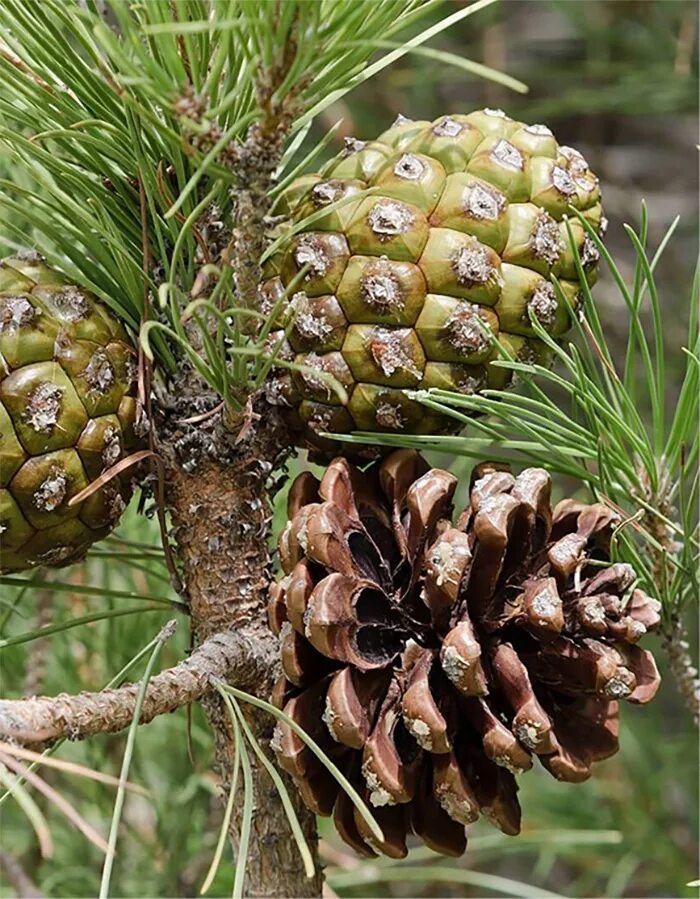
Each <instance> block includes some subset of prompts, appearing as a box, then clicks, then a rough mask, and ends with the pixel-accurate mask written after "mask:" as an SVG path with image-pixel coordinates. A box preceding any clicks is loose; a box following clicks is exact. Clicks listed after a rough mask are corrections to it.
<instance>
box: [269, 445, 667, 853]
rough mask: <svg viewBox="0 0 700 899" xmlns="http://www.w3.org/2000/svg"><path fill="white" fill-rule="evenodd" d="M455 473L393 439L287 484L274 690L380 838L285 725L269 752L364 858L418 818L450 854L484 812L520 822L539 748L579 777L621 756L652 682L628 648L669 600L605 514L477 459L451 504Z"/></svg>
mask: <svg viewBox="0 0 700 899" xmlns="http://www.w3.org/2000/svg"><path fill="white" fill-rule="evenodd" d="M455 487H456V479H455V478H454V477H453V476H452V475H451V474H449V473H448V472H446V471H442V470H439V469H430V468H429V467H428V466H427V464H426V463H425V462H424V461H423V460H422V458H421V457H420V456H419V455H418V454H416V453H415V452H413V451H410V450H399V451H397V452H394V453H392V454H391V455H390V456H388V457H387V458H386V459H385V460H384V461H383V462H381V464H380V463H378V462H377V463H374V464H373V465H371V466H370V467H369V468H368V469H366V470H364V471H361V470H360V469H358V468H355V467H353V466H352V465H350V464H349V463H348V461H347V460H346V459H344V458H337V459H335V460H334V461H333V462H332V463H331V465H330V466H329V467H328V468H327V470H326V472H325V474H324V476H323V478H322V480H321V481H320V482H319V481H318V480H317V479H316V478H315V477H313V476H312V475H311V474H309V473H304V474H302V475H300V476H299V477H298V478H297V479H296V481H295V482H294V484H293V485H292V488H291V492H290V495H289V523H288V525H287V527H286V529H285V530H284V531H283V533H282V534H281V536H280V540H279V554H280V562H281V565H282V569H283V573H282V575H281V576H280V578H279V580H278V581H277V582H276V583H275V584H273V586H272V589H271V594H270V604H269V617H270V625H271V627H272V628H273V630H274V631H275V632H276V633H278V634H279V635H280V639H281V654H282V668H283V672H284V674H283V677H282V678H281V679H280V681H279V682H278V684H277V686H276V688H275V691H274V696H273V701H274V702H275V703H276V704H277V705H278V706H279V707H280V708H283V709H284V711H285V713H286V714H287V715H289V716H290V717H291V718H292V719H293V720H294V721H295V722H296V723H297V724H298V725H300V726H301V727H302V728H304V729H305V730H306V731H307V732H308V733H309V735H310V736H311V737H313V739H314V740H315V741H316V742H317V743H318V744H319V745H320V746H321V747H322V748H323V750H324V751H325V752H326V753H327V754H328V755H329V756H330V758H331V759H332V760H333V761H334V762H335V764H336V765H338V766H339V767H340V768H341V769H342V770H343V772H344V773H345V775H346V776H347V777H348V778H349V779H350V780H351V782H352V783H353V784H354V786H355V787H356V788H357V789H358V790H359V792H360V793H361V795H362V796H363V797H364V798H365V800H366V801H367V802H368V803H369V805H370V806H371V807H372V810H373V812H374V813H375V814H376V817H377V821H378V822H379V824H380V826H381V828H382V830H383V832H384V836H385V840H384V842H383V843H378V842H377V841H376V839H375V837H374V836H373V835H372V833H371V831H370V830H369V829H368V827H367V825H366V822H365V821H364V820H363V819H362V818H361V816H360V815H359V814H358V813H357V812H356V810H354V807H353V805H352V803H351V802H350V801H349V800H348V798H347V796H346V795H345V794H344V793H343V792H342V790H341V789H340V788H339V786H338V784H337V782H336V781H335V780H334V779H333V778H332V777H331V776H330V775H329V774H328V773H327V771H326V769H325V768H324V767H323V765H322V763H321V762H320V761H319V760H318V759H317V757H316V756H315V755H314V754H313V753H312V752H311V750H310V749H308V747H307V746H306V745H305V743H304V742H303V741H302V740H301V739H300V738H299V737H298V735H297V734H296V733H295V732H294V731H293V730H292V728H290V727H289V726H288V725H286V724H285V723H284V722H280V723H279V724H278V725H277V729H276V732H275V737H274V740H273V746H274V748H275V751H276V753H277V758H278V761H279V763H280V765H281V766H282V767H283V768H284V769H285V770H286V771H287V772H289V774H291V776H292V777H293V778H294V780H295V782H296V783H297V785H298V787H299V790H300V792H301V795H302V798H303V799H304V802H305V803H306V804H307V805H308V806H309V808H311V809H312V810H313V811H314V812H316V813H317V814H321V815H331V814H332V815H333V816H334V819H335V823H336V825H337V828H338V831H339V833H340V834H341V836H342V837H343V839H345V840H346V841H347V842H348V843H349V844H350V845H351V846H353V847H354V848H355V849H356V850H357V851H358V852H360V853H362V854H366V855H372V854H374V853H377V852H380V853H385V854H387V855H390V856H394V857H397V856H402V855H404V854H405V852H406V839H407V836H408V835H409V834H410V833H411V832H413V833H414V834H416V835H417V836H418V837H419V838H421V839H422V840H423V841H424V842H425V843H426V844H427V845H428V846H430V847H431V848H433V849H435V850H437V851H439V852H443V853H447V854H453V855H459V854H461V853H462V852H463V851H464V848H465V845H466V837H465V832H464V827H465V825H467V824H469V823H471V822H473V821H475V820H476V819H477V818H478V817H479V816H480V815H483V816H484V817H485V818H486V819H488V820H489V821H490V822H491V823H492V824H494V825H495V826H496V827H498V828H500V830H502V831H503V832H504V833H506V834H511V835H514V834H517V833H518V831H519V829H520V806H519V804H518V799H517V789H518V787H517V779H518V778H519V777H520V776H521V775H525V774H526V772H527V771H528V770H529V769H530V768H532V766H533V765H534V764H535V762H538V763H539V764H541V765H542V766H543V767H544V768H545V769H546V770H547V771H548V772H549V773H550V774H551V775H552V776H553V777H555V778H557V779H559V780H562V781H567V782H571V783H576V782H579V781H583V780H585V779H586V778H588V777H589V776H590V775H591V772H592V768H593V765H594V763H595V762H596V761H598V760H602V759H605V758H608V757H609V756H611V755H613V754H614V753H615V752H617V750H618V705H619V702H620V701H622V700H624V701H627V702H630V703H636V704H639V703H645V702H648V701H649V700H651V699H652V698H653V696H654V694H655V693H656V690H657V688H658V685H659V675H658V671H657V669H656V665H655V663H654V659H653V657H652V655H651V654H650V653H649V652H648V651H646V650H644V649H641V648H640V646H639V645H638V642H639V640H640V639H641V638H642V637H643V636H644V634H645V633H647V632H648V631H650V630H653V629H654V628H655V627H656V626H657V625H658V622H659V611H660V604H659V603H658V602H657V601H656V600H654V599H651V598H650V597H649V596H647V595H646V594H645V593H644V592H643V591H642V590H640V589H638V588H636V587H635V581H636V577H635V573H634V571H633V570H632V569H631V568H630V566H628V565H625V564H619V563H616V564H613V563H611V561H610V540H611V535H612V531H613V527H614V526H615V524H616V521H617V519H616V516H615V514H614V513H612V512H611V511H610V510H609V509H608V508H607V507H605V506H603V505H599V504H594V505H585V504H582V503H578V502H575V501H573V500H564V501H562V502H560V503H559V504H558V505H557V506H555V507H554V508H552V506H551V504H550V479H549V475H548V474H547V472H545V471H544V470H542V469H537V468H529V469H526V470H525V471H523V472H521V473H520V474H519V475H518V476H517V477H516V476H514V475H513V474H511V473H510V472H509V471H504V470H500V469H499V468H497V467H495V466H493V465H488V464H484V465H481V466H479V467H477V468H476V469H475V470H474V473H473V476H472V486H471V492H470V497H469V503H468V505H467V507H466V509H464V510H463V512H462V513H461V515H459V516H457V517H455V516H453V515H452V497H453V494H454V491H455Z"/></svg>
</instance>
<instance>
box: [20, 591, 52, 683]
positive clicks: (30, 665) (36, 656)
mask: <svg viewBox="0 0 700 899" xmlns="http://www.w3.org/2000/svg"><path fill="white" fill-rule="evenodd" d="M52 617H53V597H52V595H51V591H50V590H37V592H36V620H35V626H36V628H37V629H41V628H44V627H46V626H48V625H49V624H51V619H52ZM50 645H51V644H50V641H49V640H48V639H47V638H46V637H39V638H37V639H36V640H33V641H32V644H31V646H30V648H29V653H28V656H27V664H26V667H25V673H24V686H23V689H22V693H23V694H24V695H25V696H34V695H35V694H36V693H40V692H41V686H42V683H43V681H44V674H45V673H46V662H47V653H48V650H49V646H50Z"/></svg>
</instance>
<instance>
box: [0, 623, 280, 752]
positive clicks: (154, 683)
mask: <svg viewBox="0 0 700 899" xmlns="http://www.w3.org/2000/svg"><path fill="white" fill-rule="evenodd" d="M276 660H277V659H276V653H275V651H274V648H273V647H272V641H270V643H266V642H264V641H259V640H257V641H254V640H252V639H250V638H247V637H245V636H243V635H240V634H238V633H220V634H215V635H213V636H212V637H210V638H209V639H208V640H206V641H205V642H204V643H202V644H201V646H199V647H198V648H197V649H195V650H194V652H193V653H192V655H191V656H190V657H189V658H188V659H186V660H185V661H183V662H180V664H178V665H176V666H175V667H173V668H169V669H167V670H166V671H161V672H160V673H159V674H157V675H155V677H153V678H152V679H151V680H150V682H149V684H148V690H147V692H146V696H145V699H144V703H143V711H142V713H141V719H140V721H141V723H142V724H146V723H147V722H149V721H152V720H153V719H154V718H156V717H157V716H158V715H163V714H165V713H166V712H172V711H175V710H176V709H179V708H181V707H182V706H184V705H187V703H190V702H194V701H196V700H198V699H200V698H201V697H202V696H203V695H204V694H205V693H208V692H209V691H210V690H211V686H210V680H211V678H212V677H214V678H222V679H226V680H228V681H229V682H232V683H237V684H240V685H248V686H251V685H254V684H255V683H256V682H259V681H260V679H261V678H267V677H269V673H270V670H271V669H272V668H274V666H275V664H276ZM138 689H139V685H138V684H125V685H124V686H122V687H119V688H117V689H113V690H100V691H98V692H96V693H78V694H75V695H73V694H68V693H60V694H59V695H58V696H53V697H48V696H40V697H36V698H28V699H9V700H2V701H0V737H2V738H4V739H8V740H13V741H15V742H17V743H47V742H51V741H53V740H57V739H59V738H60V737H67V738H68V739H72V740H82V739H84V738H85V737H88V736H91V735H92V734H97V733H115V732H116V731H120V730H123V729H124V728H125V727H128V726H129V724H130V723H131V720H132V718H133V715H134V708H135V704H136V696H137V693H138Z"/></svg>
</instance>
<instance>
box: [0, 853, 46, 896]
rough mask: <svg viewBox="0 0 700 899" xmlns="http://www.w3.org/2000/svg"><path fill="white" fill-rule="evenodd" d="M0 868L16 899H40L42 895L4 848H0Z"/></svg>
mask: <svg viewBox="0 0 700 899" xmlns="http://www.w3.org/2000/svg"><path fill="white" fill-rule="evenodd" d="M0 868H1V869H2V870H3V871H4V872H5V877H7V880H8V882H9V884H10V886H11V887H12V889H13V890H14V891H15V895H16V896H17V899H41V897H42V896H43V895H44V894H43V893H42V892H41V890H40V889H39V887H38V886H37V885H36V884H35V883H34V881H33V880H32V879H31V877H30V876H29V875H28V874H27V872H26V871H25V870H24V868H23V867H22V865H21V864H20V863H19V861H18V860H17V859H16V858H15V857H14V855H10V853H9V852H5V850H4V849H0Z"/></svg>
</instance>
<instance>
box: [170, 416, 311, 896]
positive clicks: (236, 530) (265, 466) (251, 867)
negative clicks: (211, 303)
mask: <svg viewBox="0 0 700 899" xmlns="http://www.w3.org/2000/svg"><path fill="white" fill-rule="evenodd" d="M252 434H253V436H252V439H251V441H250V443H249V444H248V445H247V446H245V441H243V443H244V447H242V448H239V447H235V448H234V449H233V451H232V454H231V458H230V459H228V460H226V461H225V462H215V461H212V459H211V458H210V457H209V458H206V459H202V461H201V462H200V463H199V464H197V465H196V466H193V464H192V462H191V461H190V464H188V465H187V468H188V469H190V471H189V472H188V471H186V470H185V469H184V468H183V467H182V464H181V460H175V459H174V458H173V457H172V456H171V457H170V459H169V460H168V462H169V464H168V466H167V501H168V505H169V507H170V511H171V514H172V519H173V524H174V532H173V533H174V538H175V543H176V552H177V556H178V559H179V561H180V563H181V565H182V573H183V576H184V582H185V586H186V593H187V596H188V599H189V604H190V611H191V616H192V629H193V635H194V640H195V643H196V644H201V643H202V642H203V641H206V640H207V638H209V637H210V636H211V635H212V634H214V633H219V632H222V631H224V632H225V631H231V630H234V631H235V632H236V633H237V634H240V635H244V636H245V638H246V639H247V640H250V641H254V642H255V643H256V644H258V645H259V646H263V645H264V646H269V647H271V650H272V651H271V657H272V658H274V659H275V664H273V665H271V666H270V668H269V669H268V671H267V676H265V677H262V678H261V679H260V681H259V683H258V684H257V685H256V686H255V690H254V692H255V693H256V694H257V695H258V696H261V697H264V698H267V696H268V695H269V692H270V689H271V687H272V684H273V682H274V680H275V677H276V676H277V674H278V662H277V659H278V656H279V653H278V649H277V641H276V638H275V637H274V636H273V635H272V633H271V632H270V630H269V629H268V626H267V616H266V611H265V607H266V599H267V586H268V581H269V572H270V555H269V550H268V537H269V522H270V506H269V499H268V493H267V486H266V485H267V480H268V475H269V474H270V471H271V469H272V464H271V462H270V461H268V460H271V459H274V458H275V457H276V456H277V454H278V452H279V442H277V443H276V445H275V436H274V433H272V430H271V429H270V428H266V426H265V424H264V423H261V427H259V428H255V430H254V431H253V432H252ZM270 441H271V442H270ZM193 468H194V470H192V469H193ZM203 706H204V709H205V712H206V715H207V718H208V720H209V723H210V725H211V727H212V730H213V732H214V738H215V768H216V770H217V771H218V773H219V774H220V776H221V779H222V791H223V797H224V798H225V797H226V796H227V794H228V789H229V786H230V782H231V775H232V769H233V759H234V748H235V744H234V739H233V734H232V728H231V724H230V720H229V718H228V715H227V713H226V709H225V707H224V704H223V702H222V701H221V699H220V697H219V696H218V695H217V694H214V693H210V694H209V695H208V696H206V697H205V698H204V699H203ZM243 711H244V714H245V715H246V718H247V720H248V723H249V725H250V727H251V729H252V731H253V733H254V734H255V735H256V737H257V738H258V739H259V740H260V743H261V745H262V746H263V748H264V749H267V746H268V744H269V740H270V737H271V735H272V730H273V727H274V721H273V720H272V719H271V718H270V716H269V715H267V714H266V713H264V712H262V711H260V710H257V709H254V708H253V707H251V706H246V707H244V708H243ZM251 763H252V765H253V783H254V791H255V802H254V814H253V833H252V839H251V845H250V849H249V854H248V859H247V862H246V871H247V875H246V887H245V892H246V895H248V896H269V897H293V896H299V897H307V896H309V897H310V896H320V895H321V888H322V876H321V872H320V868H319V866H318V857H317V852H316V844H317V840H316V833H315V819H314V817H313V815H312V814H311V813H310V812H308V811H307V810H306V809H305V808H303V806H302V805H301V802H300V801H299V799H298V796H297V791H296V789H294V787H293V785H291V784H290V790H289V792H290V796H291V797H292V801H293V802H294V803H295V807H296V809H297V812H298V814H299V819H300V822H301V825H302V828H303V831H304V835H305V837H306V839H307V841H308V843H309V846H310V848H311V850H312V853H313V854H314V860H315V862H316V873H315V875H314V877H313V878H311V879H309V878H308V877H307V876H306V874H305V871H304V866H303V863H302V860H301V858H300V855H299V852H298V850H297V846H296V843H295V841H294V839H293V836H292V833H291V830H290V827H289V823H288V820H287V816H286V814H285V812H284V809H283V807H282V804H281V802H280V800H279V797H278V795H277V792H276V790H275V788H274V785H273V783H272V781H271V779H270V777H269V775H268V774H267V772H266V771H265V769H264V768H263V766H262V765H260V763H259V762H258V761H257V759H256V758H255V757H254V756H253V755H252V754H251ZM234 808H235V811H234V815H233V818H232V822H231V832H230V838H231V841H232V843H233V845H234V848H236V847H237V845H238V833H239V826H240V815H241V809H242V802H237V803H236V804H235V806H234Z"/></svg>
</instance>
